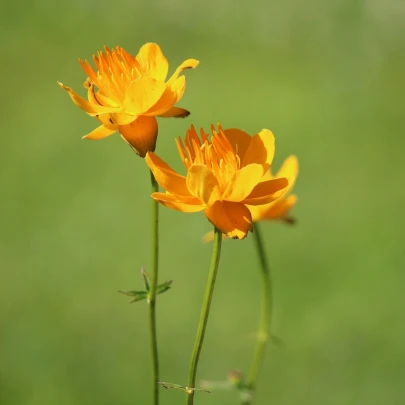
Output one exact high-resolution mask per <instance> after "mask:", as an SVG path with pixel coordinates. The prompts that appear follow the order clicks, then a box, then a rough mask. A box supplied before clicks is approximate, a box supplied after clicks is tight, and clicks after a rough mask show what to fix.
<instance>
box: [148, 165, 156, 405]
mask: <svg viewBox="0 0 405 405" xmlns="http://www.w3.org/2000/svg"><path fill="white" fill-rule="evenodd" d="M150 174H151V182H152V192H157V191H159V185H158V183H157V181H156V179H155V176H154V175H153V173H152V172H151V173H150ZM151 225H152V239H151V242H152V263H151V273H150V274H151V275H150V290H149V294H148V303H149V330H150V348H151V354H152V382H153V388H152V390H153V391H152V393H153V402H152V403H153V405H158V403H159V385H158V381H159V357H158V348H157V336H156V289H157V284H158V264H159V261H158V254H159V240H158V227H159V207H158V202H157V201H156V200H153V199H152V224H151Z"/></svg>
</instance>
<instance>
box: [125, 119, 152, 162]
mask: <svg viewBox="0 0 405 405" xmlns="http://www.w3.org/2000/svg"><path fill="white" fill-rule="evenodd" d="M118 128H119V131H120V134H121V136H122V138H123V139H124V140H125V141H126V142H127V143H128V144H129V145H130V146H131V147H132V148H133V149H135V151H136V153H137V154H138V155H139V156H140V157H145V155H146V153H147V152H150V151H154V150H155V147H156V139H157V135H158V126H157V121H156V118H155V117H147V116H144V115H141V116H140V117H138V118H137V119H136V120H135V121H133V122H131V123H130V124H128V125H120V126H119V127H118Z"/></svg>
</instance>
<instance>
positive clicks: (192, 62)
mask: <svg viewBox="0 0 405 405" xmlns="http://www.w3.org/2000/svg"><path fill="white" fill-rule="evenodd" d="M199 63H200V62H199V61H198V60H196V59H187V60H185V61H184V62H183V63H182V64H181V65H180V66H179V67H178V68H177V69H176V71H175V72H174V73H173V75H172V77H171V78H170V79H169V80H168V82H167V84H168V85H171V83H173V82H174V81H175V80H176V79H177V78H178V77H179V75H180V73H181V72H182V71H183V70H185V69H194V68H196V67H197V66H198V64H199Z"/></svg>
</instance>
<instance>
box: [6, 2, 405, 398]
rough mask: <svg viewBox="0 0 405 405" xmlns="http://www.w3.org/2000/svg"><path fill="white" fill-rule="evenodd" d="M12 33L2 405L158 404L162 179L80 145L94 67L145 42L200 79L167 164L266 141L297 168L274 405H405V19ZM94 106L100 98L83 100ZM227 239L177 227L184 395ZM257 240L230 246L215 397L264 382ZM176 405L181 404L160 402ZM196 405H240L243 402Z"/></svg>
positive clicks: (135, 19)
mask: <svg viewBox="0 0 405 405" xmlns="http://www.w3.org/2000/svg"><path fill="white" fill-rule="evenodd" d="M0 7H1V13H0V23H1V24H0V30H1V35H0V43H1V49H2V51H1V52H2V58H1V60H2V61H1V65H0V69H1V75H0V77H1V79H0V80H1V89H2V97H1V111H2V124H3V125H2V131H1V132H2V134H1V136H0V146H1V147H0V167H1V170H0V190H1V191H0V193H1V199H0V204H1V211H0V212H1V214H0V221H1V222H0V232H1V242H0V243H1V245H0V267H1V273H0V402H1V404H2V405H3V404H4V405H54V404H58V405H88V404H98V405H111V404H114V405H127V404H148V403H151V402H150V362H149V360H150V357H149V346H148V332H147V317H146V313H147V310H146V305H145V303H144V302H140V303H137V304H133V305H130V304H129V302H128V301H129V299H128V297H125V296H122V295H120V294H118V293H117V290H119V289H139V288H140V287H141V279H140V276H139V271H140V268H141V267H142V266H145V268H146V269H147V268H148V266H149V263H150V254H149V235H150V229H149V223H150V221H149V209H150V200H149V198H148V194H149V190H150V185H149V175H148V172H147V168H146V165H145V163H144V161H143V160H141V159H139V158H138V157H137V156H136V155H135V154H134V153H132V152H131V150H130V149H129V148H128V147H127V146H126V145H125V143H124V142H123V141H122V140H121V139H120V138H119V136H113V137H111V138H108V139H106V140H104V141H100V142H90V141H80V137H81V136H82V135H84V134H86V133H88V132H89V131H90V130H92V129H93V128H94V127H95V125H96V122H95V121H94V120H93V119H91V118H90V117H87V116H86V115H85V114H84V113H82V112H81V111H80V110H79V109H78V108H77V107H75V106H74V105H73V103H72V102H71V101H70V99H69V98H68V95H67V94H66V93H65V92H64V91H63V90H61V89H60V88H59V87H58V86H57V84H56V81H57V80H59V81H62V82H63V83H65V84H67V85H69V86H72V87H73V88H74V89H76V90H80V88H81V84H82V83H83V81H84V79H85V75H84V73H83V72H82V71H81V68H80V66H79V64H78V62H77V58H78V57H81V58H87V59H90V58H91V55H92V54H94V53H95V52H96V51H97V50H99V49H101V48H102V46H104V45H108V46H110V47H114V46H117V45H121V46H123V47H125V48H126V49H127V50H128V51H129V52H131V53H133V54H136V53H137V51H138V49H139V47H140V46H141V45H142V44H143V43H145V42H149V41H154V42H157V43H159V44H160V45H161V47H162V48H163V51H164V53H165V54H166V55H167V57H168V59H169V61H170V66H171V71H173V70H174V69H175V67H176V66H177V65H178V64H179V63H180V62H181V61H183V60H184V59H186V58H189V57H195V58H197V59H199V60H200V62H201V63H200V66H199V67H198V68H197V69H196V70H194V71H187V72H185V74H186V77H187V91H186V94H185V96H184V98H183V100H182V102H181V104H180V105H181V106H184V107H186V108H187V109H189V110H191V111H192V115H191V116H190V117H189V118H187V119H185V120H174V119H171V120H163V119H162V120H161V121H160V136H159V140H158V152H159V154H160V155H161V156H162V157H163V158H165V159H167V160H168V161H169V162H170V163H171V164H172V165H173V166H174V167H175V168H177V169H181V165H180V162H179V160H178V158H177V153H176V149H175V144H174V140H173V139H174V137H175V136H180V135H183V134H184V133H185V130H186V128H187V127H188V126H189V125H190V124H191V123H194V124H195V125H196V126H197V127H200V126H204V127H205V128H208V127H209V125H210V124H211V123H217V122H221V123H222V124H223V126H224V127H239V128H244V129H245V130H247V131H248V132H250V133H255V132H257V131H259V130H261V129H262V128H263V127H267V128H270V129H271V130H273V132H274V133H275V135H276V145H277V150H276V160H275V167H276V168H277V167H278V166H279V165H280V164H281V162H282V160H283V159H284V158H285V157H287V156H288V155H289V154H292V153H294V154H296V155H298V157H299V160H300V175H299V179H298V181H297V184H296V192H297V194H298V196H299V202H298V205H297V207H296V209H295V210H294V216H295V217H296V218H297V219H298V223H297V225H296V226H295V227H289V226H286V225H284V224H279V223H268V224H264V226H263V228H264V233H265V238H266V249H267V253H268V255H269V259H270V262H271V267H272V274H273V282H274V300H275V313H274V323H273V332H274V334H275V335H277V336H278V337H279V338H280V339H282V342H283V344H282V345H281V346H280V347H277V346H272V347H271V348H270V350H269V351H268V353H267V357H266V359H265V364H264V367H263V372H262V375H261V378H260V383H259V389H258V393H257V401H256V404H257V405H259V404H262V405H266V404H270V403H271V404H278V405H287V404H288V405H291V404H300V405H306V404H308V405H314V404H319V405H335V404H336V405H341V404H353V405H359V404H367V405H380V404H382V403H384V404H393V405H395V404H403V398H404V396H405V385H404V379H405V346H404V342H405V324H404V313H405V312H404V311H405V296H404V287H405V283H404V282H405V275H404V232H403V229H404V225H405V216H404V213H403V207H404V202H405V191H404V186H403V184H404V174H405V173H404V163H403V153H404V147H405V137H404V123H405V122H404V121H405V120H404V116H405V115H404V112H405V111H404V94H405V79H404V72H405V54H404V49H405V47H404V46H405V4H404V2H402V1H400V0H365V1H357V0H356V1H353V0H341V1H336V0H335V1H328V2H325V1H321V0H309V1H305V2H302V1H294V0H284V1H282V2H279V1H249V2H247V1H239V2H236V1H230V0H222V1H214V0H206V1H204V2H195V1H194V2H193V1H184V0H166V1H156V2H140V1H126V0H117V1H115V2H106V1H104V0H101V1H94V0H86V1H79V0H75V1H72V0H68V1H66V2H56V1H54V2H51V1H45V0H43V1H31V0H26V1H24V2H19V1H14V2H2V4H1V6H0ZM83 92H84V89H83ZM209 229H210V225H209V223H208V222H207V221H206V219H205V217H204V215H202V214H182V213H178V212H174V211H170V210H167V209H162V210H161V255H160V259H161V273H160V274H161V280H167V279H173V280H174V284H173V289H172V290H171V291H170V292H168V293H165V294H164V295H161V296H159V301H158V321H159V324H158V329H159V330H158V333H159V344H160V356H161V379H162V380H163V381H168V382H173V383H178V384H185V383H186V379H187V370H188V365H189V356H190V352H191V347H192V344H193V340H194V334H195V330H196V325H197V319H198V315H199V311H200V304H201V300H202V296H203V291H204V286H205V280H206V276H207V269H208V265H209V257H210V246H209V245H204V244H202V243H201V236H202V235H203V234H204V233H205V232H206V231H208V230H209ZM259 281H260V279H259V273H258V262H257V258H256V256H255V250H254V245H253V238H252V237H248V238H247V239H246V240H244V241H227V242H226V243H224V246H223V256H222V259H221V267H220V274H219V277H218V281H217V288H216V292H215V296H214V301H213V308H212V314H211V317H210V320H209V325H208V331H207V336H206V342H205V346H204V348H203V352H202V357H201V362H200V368H199V373H198V377H199V380H201V379H205V380H212V381H222V380H224V379H225V378H226V374H227V372H228V371H230V370H232V369H235V368H236V369H239V370H247V366H248V363H249V359H250V356H251V353H252V348H253V334H254V331H255V329H256V324H257V318H258V305H259V297H258V292H259ZM161 398H162V402H161V403H162V404H167V405H169V404H179V403H183V402H184V394H183V393H182V392H181V391H177V390H168V391H166V390H163V389H162V392H161ZM196 401H197V403H198V404H201V405H203V404H207V405H208V404H213V405H214V404H218V405H219V404H221V405H228V404H237V403H238V394H237V393H236V392H235V391H222V390H217V391H214V392H213V393H212V394H198V395H197V400H196Z"/></svg>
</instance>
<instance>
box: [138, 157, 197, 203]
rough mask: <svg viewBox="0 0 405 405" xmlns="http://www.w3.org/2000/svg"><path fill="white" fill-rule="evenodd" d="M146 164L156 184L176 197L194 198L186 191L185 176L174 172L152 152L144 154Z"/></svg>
mask: <svg viewBox="0 0 405 405" xmlns="http://www.w3.org/2000/svg"><path fill="white" fill-rule="evenodd" d="M145 160H146V164H147V165H148V166H149V169H150V170H152V173H153V175H154V176H155V179H156V181H157V182H158V184H159V185H160V186H161V187H162V188H164V189H165V190H166V191H168V192H169V193H170V194H173V195H174V196H175V197H176V198H177V199H194V198H195V197H193V196H192V195H191V194H190V192H189V191H188V188H187V185H186V178H185V177H184V176H181V175H180V174H178V173H176V172H175V171H174V170H173V169H172V168H171V167H170V166H169V165H168V164H167V163H166V162H164V161H163V160H162V159H161V158H160V157H159V156H157V155H156V154H155V153H153V152H149V153H147V154H146V158H145Z"/></svg>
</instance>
